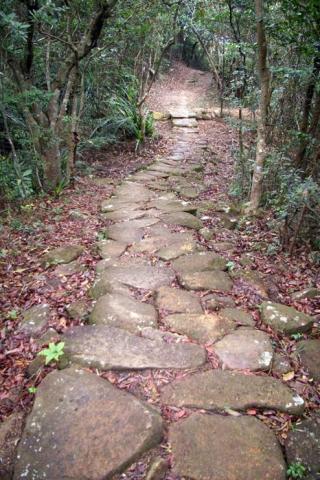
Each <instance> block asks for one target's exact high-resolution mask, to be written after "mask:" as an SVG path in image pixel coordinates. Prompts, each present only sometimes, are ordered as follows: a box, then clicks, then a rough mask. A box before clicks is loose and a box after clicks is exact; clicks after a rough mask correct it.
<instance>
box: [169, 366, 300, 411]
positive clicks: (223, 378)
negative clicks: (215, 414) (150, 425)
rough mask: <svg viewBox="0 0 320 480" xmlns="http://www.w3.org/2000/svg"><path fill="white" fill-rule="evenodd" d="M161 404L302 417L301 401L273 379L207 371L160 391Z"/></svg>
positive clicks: (225, 371)
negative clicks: (278, 413)
mask: <svg viewBox="0 0 320 480" xmlns="http://www.w3.org/2000/svg"><path fill="white" fill-rule="evenodd" d="M161 399H162V402H163V403H166V404H168V405H175V406H177V407H188V408H201V409H204V410H210V411H223V410H228V409H232V410H247V409H248V408H252V407H253V408H264V409H273V410H280V411H282V412H286V413H290V414H292V415H301V414H302V413H303V410H304V401H303V399H302V398H301V397H300V396H299V395H297V394H296V393H295V392H293V391H292V390H291V389H290V388H289V387H287V386H286V385H284V384H283V383H282V382H281V381H280V380H276V379H275V378H272V377H260V376H256V375H244V374H243V373H238V372H230V371H227V370H210V371H208V372H202V373H196V374H195V375H190V376H188V377H185V378H184V379H182V380H176V381H174V382H172V383H170V384H169V385H167V386H166V387H164V388H163V390H162V395H161Z"/></svg>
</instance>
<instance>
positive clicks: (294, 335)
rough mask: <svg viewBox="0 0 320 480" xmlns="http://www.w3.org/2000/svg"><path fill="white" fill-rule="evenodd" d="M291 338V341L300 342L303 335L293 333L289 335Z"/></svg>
mask: <svg viewBox="0 0 320 480" xmlns="http://www.w3.org/2000/svg"><path fill="white" fill-rule="evenodd" d="M291 338H292V339H293V340H296V341H298V340H301V339H302V338H303V334H302V333H293V334H292V335H291Z"/></svg>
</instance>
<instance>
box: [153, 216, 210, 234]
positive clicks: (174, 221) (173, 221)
mask: <svg viewBox="0 0 320 480" xmlns="http://www.w3.org/2000/svg"><path fill="white" fill-rule="evenodd" d="M160 219H161V220H162V221H163V222H164V223H167V224H169V225H181V226H182V227H187V228H193V229H194V230H200V228H202V227H203V223H202V222H201V220H199V219H198V218H197V217H195V216H194V215H191V213H188V212H174V213H165V214H163V215H161V216H160Z"/></svg>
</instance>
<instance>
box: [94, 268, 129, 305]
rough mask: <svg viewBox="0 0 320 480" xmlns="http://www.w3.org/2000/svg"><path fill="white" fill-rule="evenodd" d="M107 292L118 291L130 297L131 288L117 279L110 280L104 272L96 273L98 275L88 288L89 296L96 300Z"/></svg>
mask: <svg viewBox="0 0 320 480" xmlns="http://www.w3.org/2000/svg"><path fill="white" fill-rule="evenodd" d="M107 293H120V294H121V295H125V296H127V297H130V295H131V290H130V288H129V287H127V285H124V284H123V283H120V282H117V281H112V279H110V276H109V275H108V274H107V275H105V274H104V272H101V273H100V274H98V277H97V278H96V280H95V282H94V284H93V285H92V287H91V288H90V290H89V295H90V297H91V298H94V299H95V300H97V299H98V298H100V297H102V296H103V295H106V294H107Z"/></svg>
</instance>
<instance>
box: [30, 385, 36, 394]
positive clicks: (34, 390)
mask: <svg viewBox="0 0 320 480" xmlns="http://www.w3.org/2000/svg"><path fill="white" fill-rule="evenodd" d="M28 392H29V393H31V394H32V395H34V394H35V393H36V392H37V387H29V388H28Z"/></svg>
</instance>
